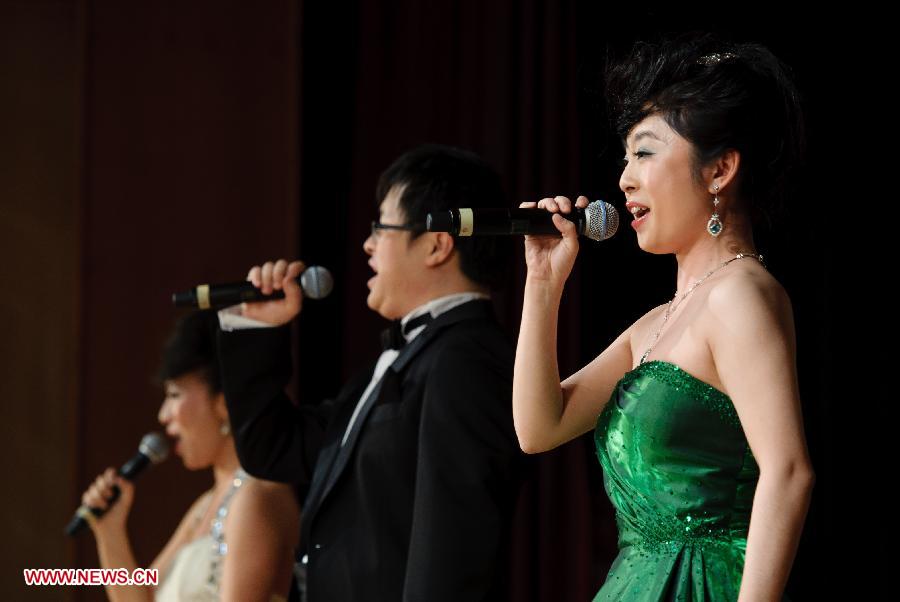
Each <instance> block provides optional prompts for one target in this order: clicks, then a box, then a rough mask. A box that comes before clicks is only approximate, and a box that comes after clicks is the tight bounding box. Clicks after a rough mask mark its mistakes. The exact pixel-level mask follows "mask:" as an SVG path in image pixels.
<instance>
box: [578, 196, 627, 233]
mask: <svg viewBox="0 0 900 602" xmlns="http://www.w3.org/2000/svg"><path fill="white" fill-rule="evenodd" d="M584 214H585V215H586V216H587V218H588V219H587V226H586V227H585V229H584V236H586V237H588V238H590V239H592V240H596V241H601V240H606V239H607V238H609V237H610V236H612V235H613V234H615V233H616V230H618V229H619V212H618V211H616V208H615V207H613V206H612V205H610V204H609V203H607V202H605V201H594V202H593V203H590V204H589V205H588V206H587V208H586V209H585V210H584Z"/></svg>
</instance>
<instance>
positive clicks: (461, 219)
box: [425, 201, 619, 241]
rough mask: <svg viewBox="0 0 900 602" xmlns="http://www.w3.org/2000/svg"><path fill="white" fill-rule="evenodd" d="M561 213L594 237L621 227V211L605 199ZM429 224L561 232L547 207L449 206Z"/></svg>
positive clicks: (465, 229)
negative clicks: (470, 207)
mask: <svg viewBox="0 0 900 602" xmlns="http://www.w3.org/2000/svg"><path fill="white" fill-rule="evenodd" d="M559 215H561V216H562V217H564V218H566V219H567V220H569V221H570V222H573V223H574V224H575V230H576V231H577V232H578V234H580V235H581V236H585V237H587V238H590V239H592V240H597V241H600V240H606V239H607V238H609V237H610V236H612V235H613V234H615V233H616V230H618V229H619V213H618V211H616V208H615V207H613V206H612V205H610V204H609V203H607V202H604V201H594V202H593V203H591V204H589V205H588V206H587V207H586V208H584V209H573V210H572V212H571V213H560V214H559ZM425 227H426V228H427V229H428V231H429V232H449V233H450V234H455V235H457V236H503V235H516V234H544V235H551V236H560V233H559V230H557V229H556V226H555V225H553V214H552V213H550V212H549V211H546V210H544V209H476V208H472V209H468V208H460V209H448V210H446V211H437V212H434V213H429V214H428V217H427V218H426V220H425Z"/></svg>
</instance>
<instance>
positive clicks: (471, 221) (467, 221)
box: [459, 207, 475, 236]
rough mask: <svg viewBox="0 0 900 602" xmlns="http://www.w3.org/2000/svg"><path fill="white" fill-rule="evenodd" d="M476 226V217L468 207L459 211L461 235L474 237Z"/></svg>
mask: <svg viewBox="0 0 900 602" xmlns="http://www.w3.org/2000/svg"><path fill="white" fill-rule="evenodd" d="M474 225H475V215H474V214H473V213H472V210H471V209H469V208H466V207H460V209H459V235H460V236H472V231H473V230H474Z"/></svg>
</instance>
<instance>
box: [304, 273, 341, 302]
mask: <svg viewBox="0 0 900 602" xmlns="http://www.w3.org/2000/svg"><path fill="white" fill-rule="evenodd" d="M300 287H301V288H302V289H303V294H304V295H306V296H307V297H309V298H310V299H324V298H325V297H327V296H328V295H329V294H330V293H331V289H333V288H334V278H332V277H331V272H329V271H328V270H327V269H326V268H323V267H322V266H320V265H311V266H309V267H308V268H306V269H305V270H304V271H303V273H302V274H300Z"/></svg>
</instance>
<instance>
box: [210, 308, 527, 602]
mask: <svg viewBox="0 0 900 602" xmlns="http://www.w3.org/2000/svg"><path fill="white" fill-rule="evenodd" d="M289 344H290V335H289V329H288V328H287V327H283V328H278V329H252V330H242V331H235V332H230V333H220V337H219V347H220V357H221V361H222V368H223V370H222V374H223V384H224V390H225V397H226V401H227V404H228V409H229V412H230V419H231V422H232V430H233V432H234V435H235V441H236V444H237V451H238V456H239V458H240V460H241V464H242V465H243V466H244V468H245V469H246V470H247V471H248V472H249V473H250V474H253V475H256V476H258V477H260V478H264V479H270V480H278V481H286V482H294V483H300V484H301V485H303V486H308V487H309V493H308V495H307V498H306V502H305V504H304V507H303V512H302V519H301V543H300V550H299V552H298V557H299V556H303V555H306V556H307V557H308V565H307V595H308V599H309V600H310V602H322V601H340V602H348V601H354V600H366V601H371V600H386V601H399V600H429V601H437V600H453V601H457V602H458V601H461V600H502V599H504V598H505V597H506V577H507V571H508V565H507V557H508V539H509V538H508V533H509V521H510V518H511V515H512V511H513V505H514V502H515V499H516V493H517V489H518V481H519V468H520V462H521V458H522V456H521V452H520V451H519V446H518V443H517V439H516V436H515V431H514V429H513V424H512V407H511V398H512V367H513V350H512V347H511V345H510V343H509V341H508V340H507V339H506V337H505V336H504V334H503V333H502V331H501V329H500V327H499V325H498V324H497V322H496V320H495V319H494V317H493V313H492V310H491V304H490V303H489V302H486V301H472V302H469V303H465V304H463V305H460V306H458V307H456V308H454V309H451V310H450V311H448V312H446V313H444V314H441V315H440V316H438V317H437V318H436V319H435V320H434V321H432V322H431V323H430V324H429V325H428V327H427V328H426V329H425V330H424V331H423V332H422V333H420V334H419V336H417V337H416V338H415V339H414V340H413V341H412V342H410V343H409V344H408V345H407V346H406V347H404V348H403V349H402V350H401V352H400V355H399V356H398V357H397V359H396V360H395V361H394V363H393V364H392V366H391V367H390V368H388V370H387V371H386V373H385V375H384V377H383V378H382V379H381V380H380V382H379V383H378V384H377V385H376V387H375V389H374V390H373V391H372V393H371V394H370V395H369V397H368V402H367V403H366V405H365V406H364V408H363V410H362V411H361V412H360V414H359V416H358V417H357V419H356V424H355V425H354V428H353V430H352V431H351V435H350V437H349V439H348V440H347V443H346V444H345V445H343V446H342V445H341V439H342V438H343V436H344V433H345V431H346V428H347V424H348V422H349V419H350V416H351V414H352V413H353V410H354V408H355V407H356V404H357V402H358V401H359V398H360V396H361V395H362V393H363V391H364V389H365V387H366V386H367V385H368V383H369V381H370V380H371V376H372V373H373V370H374V365H373V366H372V367H371V368H370V369H368V370H366V371H365V372H364V373H362V374H360V375H359V376H358V377H356V378H354V379H353V380H351V381H350V382H348V383H347V384H346V386H345V387H344V388H343V389H342V390H341V391H340V393H339V394H338V396H337V398H336V399H335V400H334V401H330V402H326V403H323V404H321V405H319V406H314V407H299V408H297V407H294V406H293V405H292V404H291V403H290V401H289V399H288V398H287V397H286V396H285V394H284V392H283V391H284V386H285V385H286V383H287V381H288V379H289V377H290V353H289Z"/></svg>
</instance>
